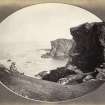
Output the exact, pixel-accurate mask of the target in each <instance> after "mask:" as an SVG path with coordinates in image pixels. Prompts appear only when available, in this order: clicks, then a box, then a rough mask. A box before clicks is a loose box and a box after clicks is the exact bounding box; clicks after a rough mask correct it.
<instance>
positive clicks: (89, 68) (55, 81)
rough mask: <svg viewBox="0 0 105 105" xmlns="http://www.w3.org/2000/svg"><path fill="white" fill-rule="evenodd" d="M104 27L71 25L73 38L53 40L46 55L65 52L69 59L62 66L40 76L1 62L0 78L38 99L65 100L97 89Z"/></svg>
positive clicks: (102, 77) (102, 72)
mask: <svg viewBox="0 0 105 105" xmlns="http://www.w3.org/2000/svg"><path fill="white" fill-rule="evenodd" d="M104 28H105V23H104V22H94V23H84V24H82V25H79V26H77V27H74V28H71V29H70V32H71V34H72V36H73V40H74V41H73V42H71V41H70V40H68V41H67V40H65V39H63V40H61V39H57V40H56V42H57V43H56V42H52V49H51V50H50V52H49V56H51V57H56V56H65V55H67V57H68V62H67V64H66V65H65V66H64V67H58V68H57V69H55V70H50V72H47V71H44V72H42V73H39V74H38V75H39V76H40V77H41V79H37V78H36V77H35V78H32V77H29V76H26V75H24V74H23V73H20V72H18V71H16V70H15V71H13V70H12V71H11V70H9V69H8V68H6V67H5V66H4V65H0V81H1V82H2V83H3V84H4V85H6V86H7V87H8V88H10V89H11V90H12V91H14V92H16V93H18V94H20V95H22V96H24V97H27V98H31V99H35V100H41V101H64V100H68V99H73V98H76V97H80V96H82V95H84V94H87V93H89V92H92V91H94V90H96V89H97V88H98V87H100V86H101V85H102V84H103V83H104V82H105V62H104V61H105V59H104V49H105V48H104V47H105V46H104V45H105V44H104V42H105V41H104V37H105V36H104V35H105V32H104ZM54 43H56V44H54ZM59 43H60V44H59ZM71 43H72V44H71ZM69 44H70V46H69ZM55 46H59V47H55ZM65 50H66V51H65ZM45 55H46V54H45ZM71 58H72V59H71ZM46 66H47V65H46ZM56 93H57V94H56Z"/></svg>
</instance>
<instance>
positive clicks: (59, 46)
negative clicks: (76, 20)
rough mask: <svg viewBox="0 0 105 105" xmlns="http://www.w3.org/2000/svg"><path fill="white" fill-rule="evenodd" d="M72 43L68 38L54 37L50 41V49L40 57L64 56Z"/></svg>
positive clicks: (67, 53)
mask: <svg viewBox="0 0 105 105" xmlns="http://www.w3.org/2000/svg"><path fill="white" fill-rule="evenodd" d="M72 43H73V41H72V40H70V39H56V40H54V41H51V50H50V51H49V53H46V54H44V55H42V58H48V57H53V58H61V57H62V58H66V57H68V55H69V50H70V49H71V47H72Z"/></svg>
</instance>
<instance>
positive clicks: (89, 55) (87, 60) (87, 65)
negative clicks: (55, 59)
mask: <svg viewBox="0 0 105 105" xmlns="http://www.w3.org/2000/svg"><path fill="white" fill-rule="evenodd" d="M103 27H105V24H104V22H94V23H85V24H82V25H79V26H77V27H74V28H71V29H70V32H71V35H72V36H73V39H74V41H75V44H74V46H73V49H72V53H70V56H72V60H70V61H69V62H68V64H72V65H76V66H77V67H78V68H79V69H80V70H82V71H83V72H93V71H94V69H95V68H96V67H97V66H99V65H101V64H102V63H103V62H104V46H103V45H102V43H101V42H102V41H101V40H102V36H103V33H104V34H105V32H103Z"/></svg>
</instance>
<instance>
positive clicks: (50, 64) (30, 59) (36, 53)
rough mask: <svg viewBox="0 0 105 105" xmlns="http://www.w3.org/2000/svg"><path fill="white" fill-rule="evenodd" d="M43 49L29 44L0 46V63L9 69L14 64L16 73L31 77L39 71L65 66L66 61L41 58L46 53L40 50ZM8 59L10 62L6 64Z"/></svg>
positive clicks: (34, 44)
mask: <svg viewBox="0 0 105 105" xmlns="http://www.w3.org/2000/svg"><path fill="white" fill-rule="evenodd" d="M49 44H50V43H49ZM44 48H47V47H43V46H40V45H38V44H36V43H31V42H30V43H29V42H28V43H6V44H0V63H1V64H4V65H5V66H6V67H8V68H9V66H10V65H11V62H16V66H17V69H18V71H19V72H21V73H23V72H24V74H25V75H28V76H31V77H34V75H35V74H37V73H39V72H41V71H44V70H45V71H46V70H47V71H49V70H52V69H56V68H57V67H61V66H64V65H65V64H66V62H67V59H65V60H60V59H52V58H41V55H42V54H44V53H46V51H44V50H40V49H44ZM8 59H11V61H10V62H8Z"/></svg>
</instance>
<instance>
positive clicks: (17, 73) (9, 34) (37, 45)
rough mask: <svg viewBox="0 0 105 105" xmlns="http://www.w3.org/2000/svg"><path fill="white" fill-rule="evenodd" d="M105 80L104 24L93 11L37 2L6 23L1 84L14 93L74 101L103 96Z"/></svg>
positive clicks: (0, 37) (1, 30)
mask: <svg viewBox="0 0 105 105" xmlns="http://www.w3.org/2000/svg"><path fill="white" fill-rule="evenodd" d="M104 82H105V22H104V20H103V19H102V18H100V17H99V16H97V15H96V14H94V13H92V12H91V11H88V10H86V9H84V8H81V7H79V6H76V5H72V4H66V3H55V2H54V3H53V2H52V3H38V4H35V5H29V6H26V7H24V8H21V9H19V10H16V11H15V12H13V13H11V14H10V15H8V16H7V17H6V18H5V19H3V20H2V21H1V23H0V86H1V87H2V88H4V89H5V90H6V91H9V92H10V93H11V94H14V95H16V96H18V97H21V98H23V99H26V100H30V101H33V102H36V101H37V102H42V103H43V102H44V103H63V102H67V101H73V100H74V102H75V100H76V99H77V100H79V98H81V97H85V96H86V95H87V96H88V95H89V94H91V93H96V94H97V95H98V94H99V96H100V95H101V94H102V93H104V91H102V90H101V89H100V87H103V88H104V87H105V84H104ZM96 94H94V95H93V98H94V97H96ZM103 96H105V95H103ZM103 98H104V97H103ZM83 100H84V99H83ZM94 100H95V99H94ZM3 105H4V104H3ZM16 105H17V104H16ZM28 105H29V104H28Z"/></svg>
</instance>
